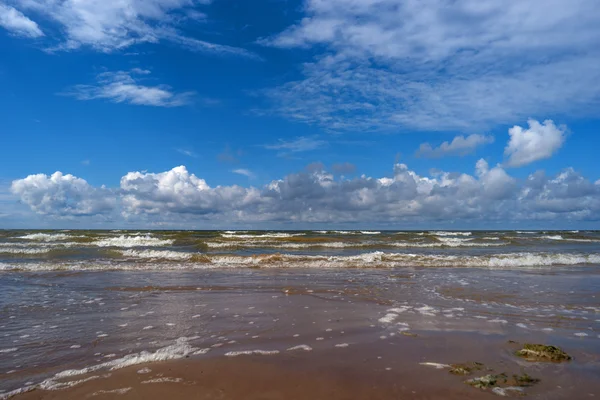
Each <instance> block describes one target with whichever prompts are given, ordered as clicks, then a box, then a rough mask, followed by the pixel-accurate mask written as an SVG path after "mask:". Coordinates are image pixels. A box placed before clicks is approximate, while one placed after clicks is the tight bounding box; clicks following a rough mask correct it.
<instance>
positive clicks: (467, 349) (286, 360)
mask: <svg viewBox="0 0 600 400" xmlns="http://www.w3.org/2000/svg"><path fill="white" fill-rule="evenodd" d="M339 336H341V335H340V334H339V333H338V334H334V335H332V336H331V338H328V339H326V342H329V343H327V345H326V346H324V347H325V348H322V349H315V350H313V351H306V350H302V349H299V350H286V351H281V352H280V353H278V354H270V355H239V356H236V357H228V356H223V355H222V354H221V355H217V354H212V355H211V356H208V355H207V356H206V357H202V358H196V359H191V358H190V359H184V360H176V361H168V362H158V363H149V364H140V365H135V366H132V367H128V368H124V369H120V370H116V371H110V372H102V373H94V374H86V375H81V376H78V377H77V378H78V379H80V380H85V379H90V377H93V376H99V377H98V378H95V379H92V380H89V381H87V382H84V383H81V384H78V385H76V386H74V387H71V388H67V389H63V390H51V391H46V390H39V389H38V390H34V391H31V392H28V393H25V394H22V395H19V396H16V397H15V399H19V400H30V399H85V398H122V399H165V398H186V399H273V400H275V399H286V400H293V399H299V400H300V399H330V400H336V399H340V400H341V399H449V400H452V399H486V398H494V397H496V395H495V394H494V393H493V392H491V390H490V389H487V390H482V389H477V388H473V387H471V386H469V385H467V384H465V383H464V381H465V380H467V379H470V378H473V377H477V376H482V375H486V374H499V373H502V372H504V373H505V374H506V375H507V376H509V377H510V376H512V375H513V374H517V375H521V374H523V373H527V374H528V375H530V376H531V377H533V378H536V379H540V380H541V381H540V382H539V383H538V384H535V385H532V386H531V387H523V390H524V394H526V395H527V396H528V397H530V398H540V399H541V398H543V399H584V398H593V397H594V396H598V395H600V381H598V379H597V376H598V375H597V372H598V370H596V371H593V370H586V369H585V368H582V365H583V364H580V362H579V361H577V360H586V359H588V358H589V355H585V354H584V353H579V352H577V351H576V354H575V355H574V360H573V361H572V362H570V363H566V364H564V363H563V364H558V363H532V362H527V361H524V360H521V359H519V358H517V357H515V356H514V355H513V352H514V349H515V348H517V347H519V345H518V344H514V343H513V344H509V343H507V342H506V341H504V340H503V338H501V337H499V336H493V337H483V336H480V335H464V334H419V335H418V336H416V337H412V336H404V335H401V336H396V337H392V338H389V339H386V340H378V341H374V342H369V343H348V346H346V347H335V345H334V343H336V344H339V343H340V342H341V340H342V338H340V337H339ZM343 339H344V340H347V339H348V338H343ZM350 342H352V340H350ZM295 343H296V342H291V341H289V342H288V343H287V344H286V343H277V344H278V345H285V346H292V345H294V344H295ZM256 347H257V348H262V349H266V348H267V347H266V344H263V345H262V346H260V345H259V346H256ZM271 347H273V344H272V343H271ZM226 350H227V349H222V351H221V353H222V352H225V351H226ZM476 360H478V361H479V362H481V363H482V364H483V367H482V370H480V371H474V372H473V373H472V374H471V375H469V376H463V375H453V374H451V373H449V372H448V369H447V368H442V369H437V368H435V367H432V366H428V365H422V364H421V363H425V362H436V363H442V364H445V363H465V362H470V361H476ZM587 361H589V360H587ZM595 362H598V360H597V359H596V360H595ZM501 386H502V385H501ZM503 386H507V385H503Z"/></svg>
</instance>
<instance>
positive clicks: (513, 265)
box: [0, 251, 600, 271]
mask: <svg viewBox="0 0 600 400" xmlns="http://www.w3.org/2000/svg"><path fill="white" fill-rule="evenodd" d="M188 254H190V253H188ZM136 255H137V256H139V253H136ZM161 256H162V257H163V258H164V257H165V255H164V254H163V255H161ZM142 257H143V256H142ZM186 257H187V256H186ZM150 258H151V257H150ZM174 261H180V262H179V263H178V262H170V263H156V262H145V263H128V262H123V261H119V262H104V263H98V262H79V263H19V264H18V265H11V264H6V263H0V270H4V271H10V270H33V271H50V270H91V271H99V270H193V269H219V268H321V269H333V268H338V269H339V268H394V267H431V268H436V267H454V268H492V269H495V268H497V269H519V268H531V267H552V266H573V265H590V264H595V265H600V254H575V253H554V254H549V253H503V254H496V255H493V256H484V255H479V256H452V255H444V254H407V253H384V252H380V251H375V252H369V253H362V254H358V255H353V256H329V257H328V256H317V255H295V254H259V255H251V256H241V255H227V254H223V255H207V254H192V255H190V258H189V259H185V260H174Z"/></svg>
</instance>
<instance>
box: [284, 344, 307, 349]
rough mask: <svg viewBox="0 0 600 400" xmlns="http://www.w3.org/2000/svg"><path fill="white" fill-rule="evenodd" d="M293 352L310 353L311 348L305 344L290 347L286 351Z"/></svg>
mask: <svg viewBox="0 0 600 400" xmlns="http://www.w3.org/2000/svg"><path fill="white" fill-rule="evenodd" d="M295 350H304V351H311V350H312V347H310V346H309V345H307V344H300V345H298V346H294V347H290V348H289V349H287V351H295Z"/></svg>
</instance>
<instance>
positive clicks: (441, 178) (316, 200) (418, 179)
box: [12, 160, 600, 225]
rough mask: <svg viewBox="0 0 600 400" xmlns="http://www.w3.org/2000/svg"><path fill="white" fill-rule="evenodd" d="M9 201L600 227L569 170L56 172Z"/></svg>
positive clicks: (105, 208)
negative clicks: (112, 175)
mask: <svg viewBox="0 0 600 400" xmlns="http://www.w3.org/2000/svg"><path fill="white" fill-rule="evenodd" d="M12 192H13V193H14V194H15V195H17V196H18V197H19V198H20V199H21V201H22V202H23V203H25V204H27V205H29V206H30V207H31V209H32V210H33V211H35V212H37V213H40V214H45V215H51V216H57V217H65V216H85V215H94V214H110V213H115V214H116V213H121V214H122V215H123V216H125V217H126V218H128V219H129V220H131V221H136V220H140V219H143V220H147V221H152V222H164V221H178V220H182V218H185V220H194V219H196V220H209V221H213V222H215V221H218V222H219V223H221V224H223V225H227V224H233V223H238V222H244V223H250V222H270V223H287V222H293V223H300V222H301V223H337V222H355V223H383V224H386V223H397V222H404V223H419V222H427V223H435V222H440V221H441V222H447V221H463V222H473V221H483V222H492V221H502V222H504V223H507V222H511V221H513V222H514V221H530V220H545V221H552V220H557V219H560V220H562V221H564V220H598V219H600V183H599V182H596V183H593V182H591V181H590V180H588V179H586V178H584V177H583V176H581V175H580V174H579V173H577V172H576V171H574V170H573V169H566V170H564V171H562V172H561V173H560V174H558V175H557V176H555V177H547V176H546V175H545V174H544V173H543V172H536V173H534V174H532V175H530V176H529V177H528V178H527V179H525V180H521V181H520V180H517V179H516V178H514V177H511V176H510V175H508V174H507V172H506V171H505V170H504V169H503V168H502V167H501V166H500V165H497V166H495V167H490V166H489V165H488V163H487V162H486V161H485V160H479V161H478V162H477V164H476V166H475V172H474V173H473V174H472V175H469V174H465V173H454V172H443V171H436V172H434V173H432V174H431V175H430V176H421V175H419V174H417V173H416V172H414V171H412V170H410V169H409V168H408V166H407V165H404V164H395V165H394V168H393V170H392V171H391V174H390V175H388V176H384V177H380V178H375V177H368V176H365V175H362V176H359V177H355V178H352V179H348V178H343V177H337V178H336V176H334V175H333V174H331V173H329V172H328V171H326V170H325V169H324V167H323V166H322V165H318V166H315V167H312V168H307V169H306V170H304V171H303V172H299V173H295V174H290V175H287V176H284V177H282V178H281V179H277V180H274V181H271V182H269V183H267V184H265V185H264V186H260V187H249V188H244V187H240V186H237V185H232V186H210V185H209V184H208V183H207V182H206V181H205V180H204V179H202V178H199V177H197V176H196V175H195V174H193V173H190V172H189V171H188V170H187V168H186V167H184V166H179V167H176V168H173V169H172V170H170V171H165V172H159V173H150V172H129V173H128V174H126V175H125V176H123V177H122V178H121V182H120V187H119V188H114V189H106V188H104V187H101V188H94V187H91V186H90V185H89V184H87V182H86V181H85V180H83V179H81V178H76V177H74V176H72V175H63V174H61V173H60V172H57V173H55V174H53V175H52V176H50V177H48V176H46V175H31V176H28V177H26V178H24V179H19V180H16V181H14V182H13V184H12Z"/></svg>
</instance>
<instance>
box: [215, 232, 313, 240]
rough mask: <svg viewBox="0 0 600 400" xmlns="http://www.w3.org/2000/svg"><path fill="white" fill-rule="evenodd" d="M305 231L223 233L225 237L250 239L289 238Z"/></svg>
mask: <svg viewBox="0 0 600 400" xmlns="http://www.w3.org/2000/svg"><path fill="white" fill-rule="evenodd" d="M304 235H306V234H305V233H284V232H273V233H261V234H256V235H252V234H240V233H237V232H235V233H227V232H223V233H222V234H221V236H222V237H224V238H238V239H250V238H289V237H294V236H304Z"/></svg>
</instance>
